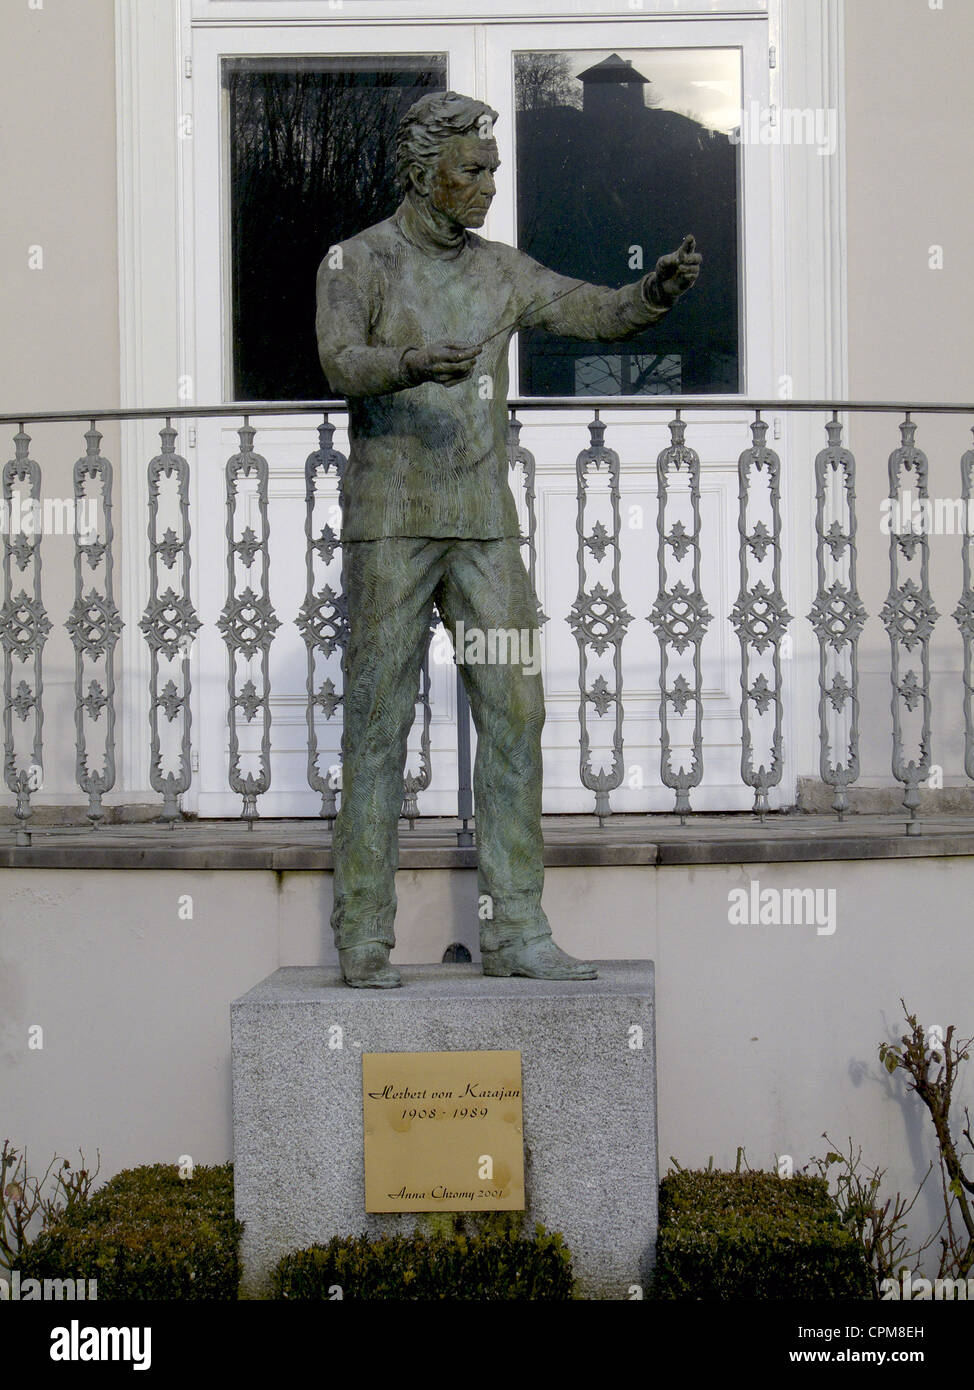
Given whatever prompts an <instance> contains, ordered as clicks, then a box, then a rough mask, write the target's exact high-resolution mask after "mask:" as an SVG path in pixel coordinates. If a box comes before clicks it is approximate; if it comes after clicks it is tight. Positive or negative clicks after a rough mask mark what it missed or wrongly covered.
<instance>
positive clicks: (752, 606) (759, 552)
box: [730, 411, 791, 820]
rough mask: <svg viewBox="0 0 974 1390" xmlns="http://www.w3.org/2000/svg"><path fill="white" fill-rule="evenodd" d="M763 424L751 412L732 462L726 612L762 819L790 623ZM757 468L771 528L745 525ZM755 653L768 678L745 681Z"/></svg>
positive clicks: (744, 756)
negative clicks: (735, 567)
mask: <svg viewBox="0 0 974 1390" xmlns="http://www.w3.org/2000/svg"><path fill="white" fill-rule="evenodd" d="M767 434H768V424H767V421H766V420H762V419H761V412H760V411H757V412H756V414H755V418H754V420H753V421H752V423H751V439H752V444H751V447H750V448H749V449H745V450H744V452H743V453H742V454H741V456H740V458H739V459H738V461H737V481H738V514H737V531H738V535H739V537H740V540H739V555H740V578H741V587H740V591H739V593H738V595H737V602H736V603H735V604H734V607H733V609H732V611H731V615H730V618H731V622H732V623H733V625H734V627H735V629H736V631H737V635H738V638H739V639H740V644H741V778H742V780H743V782H744V784H745V785H746V786H748V787H753V788H754V812H755V815H757V816H759V817H760V818H761V820H763V819H764V817H765V815H766V813H767V811H768V810H769V806H768V792H769V791H770V789H771V788H772V787H775V786H777V785H778V783H779V782H780V781H781V772H782V766H781V754H782V740H781V721H782V702H781V641H782V638H783V637H784V635H785V629H786V628H787V626H788V624H789V623H790V622H791V614H790V613H789V612H788V609H787V608H786V607H785V601H784V595H783V594H782V592H781V510H780V488H781V481H780V480H781V460H780V459H779V458H778V455H777V454H776V453H775V452H774V450H773V449H769V448H768V447H767V444H766V440H767ZM752 471H756V472H758V473H763V474H764V476H765V478H766V480H767V489H766V491H767V496H768V501H769V504H770V508H771V530H770V531H769V530H768V528H767V526H765V524H764V522H763V521H760V520H759V521H757V522H756V524H755V526H754V529H753V531H749V530H748V504H749V501H750V499H751V473H752ZM769 552H770V556H771V574H770V579H771V583H770V586H769V585H768V584H766V583H765V582H764V580H763V579H757V580H755V581H754V582H753V583H752V574H751V569H752V562H751V558H750V557H751V556H753V557H754V563H755V564H756V565H758V566H760V567H762V568H763V567H764V566H765V565H766V562H767V559H768V553H769ZM752 648H753V649H754V651H755V652H756V653H757V654H758V655H759V656H763V654H764V653H765V652H766V651H767V650H768V649H769V648H770V650H771V680H770V682H769V680H768V677H767V675H766V674H765V672H764V671H762V672H760V673H759V674H758V675H757V676H756V678H755V680H754V684H753V685H752V684H751V667H752V657H751V649H752ZM752 704H753V705H754V706H755V708H756V709H757V712H758V714H759V716H761V717H762V719H763V717H764V715H765V714H766V713H767V711H768V709H769V708H770V707H771V706H773V707H774V729H773V732H772V734H771V738H770V740H769V741H768V742H769V763H770V766H767V767H766V766H765V764H764V763H761V764H760V766H759V767H757V768H756V769H755V767H754V741H753V738H752V734H751V705H752Z"/></svg>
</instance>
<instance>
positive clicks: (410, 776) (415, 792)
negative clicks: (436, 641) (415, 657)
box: [400, 611, 470, 830]
mask: <svg viewBox="0 0 974 1390" xmlns="http://www.w3.org/2000/svg"><path fill="white" fill-rule="evenodd" d="M439 624H440V618H439V614H437V613H436V612H435V611H434V614H433V621H432V623H431V624H430V633H431V634H432V633H433V632H435V631H436V629H437V627H439ZM419 705H420V708H421V709H422V711H423V724H422V731H421V733H420V736H419V771H418V772H407V773H406V774H405V776H404V778H403V788H402V793H403V797H402V811H401V812H400V814H401V816H402V817H403V819H405V820H408V821H409V828H410V830H414V829H415V827H416V817H417V816H418V815H419V793H420V792H424V791H426V789H427V787H428V786H429V784H430V781H431V779H432V776H433V764H432V758H431V743H430V728H431V725H432V719H433V712H432V709H431V708H430V644H429V642H427V644H426V652H425V654H424V656H423V669H422V671H421V672H420V677H419ZM466 717H467V719H469V718H470V711H469V709H468V710H467V712H466Z"/></svg>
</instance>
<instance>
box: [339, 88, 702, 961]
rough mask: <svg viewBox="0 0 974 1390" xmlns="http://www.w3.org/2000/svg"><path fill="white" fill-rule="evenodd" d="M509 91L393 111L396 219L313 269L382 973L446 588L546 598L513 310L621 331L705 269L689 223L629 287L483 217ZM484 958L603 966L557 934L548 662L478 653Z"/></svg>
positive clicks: (359, 824) (354, 775) (365, 843)
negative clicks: (520, 415)
mask: <svg viewBox="0 0 974 1390" xmlns="http://www.w3.org/2000/svg"><path fill="white" fill-rule="evenodd" d="M496 119H497V112H496V111H493V110H492V109H491V108H490V107H489V106H487V105H485V103H483V102H481V101H476V100H474V99H473V98H471V97H464V96H459V95H457V93H455V92H446V93H437V94H434V95H429V96H425V97H422V98H421V99H420V100H419V101H417V102H416V103H415V104H414V105H413V106H412V107H410V109H409V111H407V113H406V115H405V116H404V118H403V120H402V121H401V122H400V125H399V130H398V134H397V147H396V148H397V173H398V177H399V180H400V183H401V184H402V187H403V189H404V192H405V196H404V198H403V201H402V203H401V205H400V207H399V208H398V209H397V211H396V212H395V213H394V214H393V216H392V217H390V218H388V219H387V220H386V221H384V222H380V223H378V224H377V225H376V226H374V227H369V228H368V229H367V230H366V231H364V232H361V233H360V234H359V235H358V236H355V237H352V238H350V239H349V240H348V241H345V242H343V243H342V244H341V246H340V247H339V248H333V249H332V251H331V252H330V253H329V255H328V256H326V258H325V260H324V261H323V262H322V264H321V267H320V270H319V272H318V312H317V335H318V348H319V354H320V357H321V365H322V367H323V369H324V372H325V375H326V377H327V378H328V382H329V384H330V386H331V389H332V390H333V391H335V392H338V393H340V394H341V395H344V396H346V397H347V398H348V407H349V435H350V440H351V448H350V452H349V461H348V467H347V469H346V471H345V478H344V504H345V510H344V521H343V528H342V543H343V554H344V561H345V584H346V591H347V596H348V618H349V637H348V643H347V646H346V651H345V700H344V713H345V731H344V740H343V766H342V802H341V809H340V811H339V814H338V818H337V821H336V824H335V835H334V863H335V902H334V911H333V913H332V927H333V929H334V933H335V942H336V945H337V947H338V951H339V957H340V960H341V967H342V974H343V976H344V979H345V982H346V983H347V984H349V985H352V986H355V987H359V988H361V987H367V988H380V989H388V988H392V987H395V986H397V985H398V984H399V983H400V977H399V975H398V973H397V972H396V971H395V970H394V969H393V968H392V966H391V965H390V964H389V952H390V950H391V948H392V947H393V946H394V945H395V936H394V932H393V922H394V919H395V912H396V895H395V887H394V881H395V872H396V867H397V864H398V821H399V815H400V811H401V806H402V796H403V772H404V768H405V761H406V739H407V735H408V733H409V729H410V726H411V724H412V721H413V717H414V714H415V700H416V691H417V689H418V686H419V675H420V670H421V667H422V661H423V655H424V652H425V650H426V646H427V643H428V641H429V633H430V622H431V616H432V612H433V606H434V604H435V605H436V608H437V609H438V610H439V613H440V615H441V617H442V619H443V622H444V623H445V625H446V626H447V628H448V629H449V630H450V631H451V633H452V634H453V635H454V641H455V642H456V633H457V629H458V624H460V623H462V624H463V627H462V629H460V630H461V631H462V632H464V633H466V634H468V635H469V634H470V632H471V631H477V632H480V633H485V634H486V633H490V632H501V631H506V632H510V631H512V630H516V631H517V632H518V633H526V632H527V633H530V634H531V636H532V637H535V636H537V632H536V629H537V623H538V607H537V602H536V599H535V595H534V593H533V591H532V588H531V584H530V581H529V579H528V576H527V571H526V570H525V567H524V562H523V560H522V558H521V550H520V531H519V526H518V520H517V513H516V509H515V506H514V499H513V497H512V495H511V492H510V489H509V487H508V482H507V475H508V461H507V436H508V418H507V382H508V377H507V357H508V344H509V342H510V339H511V337H512V335H513V334H514V333H515V332H516V331H517V330H518V329H519V328H522V327H523V328H527V327H538V328H546V329H548V330H549V331H550V332H553V333H558V334H560V335H562V336H565V337H572V338H580V339H583V340H593V339H595V340H600V341H615V340H617V339H624V338H630V337H633V336H634V335H635V334H637V333H639V332H640V331H641V330H642V329H644V328H645V327H646V326H647V325H649V324H653V323H655V322H657V320H659V319H660V318H662V316H663V315H664V314H665V313H666V312H667V311H668V310H669V309H670V307H671V306H672V305H673V304H674V303H675V302H676V300H677V298H678V297H679V295H680V294H682V293H683V292H684V291H685V290H686V289H688V288H689V287H690V286H691V285H692V284H693V283H694V281H695V279H696V278H697V274H698V272H699V267H700V259H701V258H700V256H699V255H697V254H696V253H695V252H694V250H693V240H692V238H687V240H686V241H685V242H684V244H683V246H682V247H681V248H680V250H679V251H678V252H676V253H674V254H673V255H669V256H664V257H662V258H661V259H660V260H659V261H658V262H657V265H656V269H655V271H654V272H653V273H651V274H649V275H646V276H644V277H643V278H642V279H641V280H639V281H637V282H636V283H634V284H632V285H627V286H625V287H624V288H623V289H620V290H611V289H605V288H602V287H599V286H596V285H588V284H585V283H584V282H583V281H578V280H571V279H567V278H566V277H564V276H561V275H556V274H555V273H554V272H553V271H550V270H546V269H545V268H544V267H543V266H541V265H539V264H538V263H537V262H536V261H533V260H531V258H530V257H529V256H526V255H524V254H523V253H522V252H520V251H517V250H515V249H514V248H513V247H510V246H505V245H503V244H502V243H500V242H491V241H484V240H483V239H482V238H480V237H478V236H476V235H474V234H473V233H472V232H470V231H469V230H468V228H470V227H480V226H482V225H483V223H484V219H485V218H486V216H487V210H488V208H489V206H490V203H491V199H492V198H493V196H494V191H495V188H494V173H495V171H496V169H497V167H498V164H499V162H500V161H499V159H498V155H497V145H496V143H495V141H494V139H493V135H492V127H493V122H494V121H496ZM461 670H462V673H463V678H464V682H465V685H466V689H467V692H468V694H469V697H470V707H471V711H472V713H473V719H474V724H475V726H476V729H477V757H476V764H475V769H474V796H475V809H476V818H477V819H476V830H477V849H478V878H479V886H480V893H481V903H482V904H484V905H485V909H484V910H483V911H482V912H481V916H482V918H483V920H482V921H481V941H480V944H481V952H482V957H483V971H484V974H485V975H501V976H510V975H521V976H528V977H531V978H535V979H557V980H584V979H593V978H594V977H595V970H594V969H593V968H592V966H591V965H590V964H588V963H586V962H584V961H577V960H574V959H573V958H572V957H571V956H568V955H566V954H565V952H563V951H562V950H560V948H559V947H558V946H556V945H555V943H554V941H553V940H552V937H551V929H550V927H549V925H548V920H547V918H546V916H545V914H544V912H543V910H542V907H541V890H542V885H543V881H544V869H543V862H542V838H541V728H542V725H543V723H544V715H545V710H544V692H543V689H542V681H541V675H540V673H539V672H538V670H537V667H536V664H535V663H534V662H533V660H531V659H530V658H527V657H526V656H525V654H524V653H523V651H522V652H521V654H520V660H513V661H510V662H507V663H504V662H500V663H498V662H496V661H495V662H489V661H483V662H479V663H478V662H476V661H473V662H472V661H471V660H469V658H468V659H466V660H464V662H463V664H462V666H461Z"/></svg>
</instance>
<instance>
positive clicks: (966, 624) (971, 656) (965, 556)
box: [953, 430, 974, 778]
mask: <svg viewBox="0 0 974 1390" xmlns="http://www.w3.org/2000/svg"><path fill="white" fill-rule="evenodd" d="M971 433H972V434H974V430H972V431H971ZM960 478H961V496H962V497H963V499H964V537H963V540H962V541H961V550H960V555H961V566H962V570H963V575H964V587H963V591H962V593H961V596H960V602H959V603H958V605H957V607H956V608H955V609H954V612H953V618H954V621H955V622H956V624H957V626H958V627H959V628H960V631H961V636H962V637H963V639H964V771H965V772H966V773H967V775H968V777H971V778H974V698H972V697H974V584H972V575H971V546H972V545H974V527H972V525H971V521H972V519H974V449H968V451H967V453H966V454H965V455H964V456H963V458H962V459H961V461H960Z"/></svg>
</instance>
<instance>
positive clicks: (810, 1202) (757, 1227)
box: [654, 1171, 873, 1301]
mask: <svg viewBox="0 0 974 1390" xmlns="http://www.w3.org/2000/svg"><path fill="white" fill-rule="evenodd" d="M872 1293H873V1285H872V1280H871V1278H870V1275H869V1269H868V1267H867V1264H866V1259H865V1254H864V1252H863V1250H862V1246H861V1245H860V1243H859V1242H858V1241H857V1240H856V1239H855V1237H854V1236H853V1235H852V1234H851V1233H850V1232H849V1231H847V1230H845V1229H844V1227H843V1226H842V1224H841V1221H840V1219H839V1213H838V1210H837V1208H836V1206H835V1204H834V1203H833V1201H832V1199H831V1197H830V1196H829V1190H828V1184H827V1183H826V1181H825V1179H824V1178H813V1177H808V1176H805V1175H797V1176H795V1177H792V1178H779V1177H778V1175H777V1174H776V1173H760V1172H759V1173H753V1172H751V1173H749V1172H745V1173H721V1172H702V1171H685V1172H679V1173H670V1174H668V1175H667V1176H666V1177H665V1178H664V1179H663V1181H662V1183H661V1184H660V1227H659V1246H658V1254H657V1265H656V1277H655V1286H654V1295H655V1297H656V1298H659V1299H696V1300H698V1301H699V1300H704V1301H710V1300H732V1299H789V1298H791V1299H810V1298H822V1299H836V1298H853V1299H868V1298H870V1297H872Z"/></svg>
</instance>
